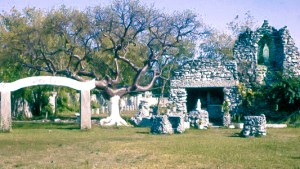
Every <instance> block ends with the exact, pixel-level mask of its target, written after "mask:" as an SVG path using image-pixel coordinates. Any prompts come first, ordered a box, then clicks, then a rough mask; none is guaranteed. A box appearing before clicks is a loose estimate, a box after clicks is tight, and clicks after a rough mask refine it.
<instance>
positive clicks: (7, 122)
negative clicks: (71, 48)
mask: <svg viewBox="0 0 300 169" xmlns="http://www.w3.org/2000/svg"><path fill="white" fill-rule="evenodd" d="M37 85H55V86H65V87H70V88H72V89H75V90H80V93H81V94H80V119H81V120H80V128H81V129H90V128H91V101H90V100H91V98H90V90H92V89H94V88H95V81H94V80H91V81H88V82H79V81H76V80H73V79H69V78H66V77H56V76H36V77H28V78H24V79H20V80H17V81H15V82H12V83H0V92H1V112H0V130H2V131H10V130H11V92H12V91H15V90H18V89H21V88H24V87H30V86H37Z"/></svg>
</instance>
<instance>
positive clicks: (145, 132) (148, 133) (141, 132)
mask: <svg viewBox="0 0 300 169" xmlns="http://www.w3.org/2000/svg"><path fill="white" fill-rule="evenodd" d="M136 133H137V134H147V135H150V134H151V133H150V132H149V131H137V132H136Z"/></svg>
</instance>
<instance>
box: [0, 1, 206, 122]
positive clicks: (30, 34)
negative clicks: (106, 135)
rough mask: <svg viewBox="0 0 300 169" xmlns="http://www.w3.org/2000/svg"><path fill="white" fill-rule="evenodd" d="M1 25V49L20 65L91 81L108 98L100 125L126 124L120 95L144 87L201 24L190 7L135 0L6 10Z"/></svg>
mask: <svg viewBox="0 0 300 169" xmlns="http://www.w3.org/2000/svg"><path fill="white" fill-rule="evenodd" d="M1 23H2V24H1V27H2V28H1V30H3V31H2V32H1V36H0V37H4V39H5V40H3V41H2V44H1V48H4V49H3V50H6V51H7V54H8V55H7V56H9V57H12V58H14V59H15V60H17V61H19V63H21V64H22V65H23V66H25V67H27V68H30V69H34V70H38V71H42V72H47V73H49V74H52V75H54V76H55V75H58V76H67V77H70V78H73V79H76V80H79V81H86V80H89V79H95V85H96V88H97V89H98V90H101V91H102V93H103V95H104V96H105V97H106V98H107V99H109V100H110V102H111V106H110V107H111V110H110V116H109V117H108V118H106V119H102V120H101V124H102V125H115V124H117V125H121V124H124V125H126V122H125V121H124V120H123V119H122V118H121V117H120V114H119V104H118V102H119V99H120V97H122V96H124V95H126V94H128V93H131V92H141V91H147V90H150V89H151V88H152V87H153V85H154V84H155V82H157V80H158V79H160V78H162V76H163V74H164V73H165V71H167V70H169V69H168V68H167V67H168V65H169V64H170V63H172V62H174V60H176V58H179V57H181V56H182V55H181V49H182V47H183V46H185V42H189V43H193V42H194V41H195V40H196V38H197V37H198V36H199V28H201V27H202V26H203V24H202V23H201V22H199V21H197V20H196V15H195V14H194V13H192V12H191V11H184V12H182V13H178V12H176V13H173V14H172V15H169V14H165V13H162V12H161V11H158V10H156V9H154V8H153V7H148V6H143V5H141V4H140V3H139V1H136V0H123V1H119V0H116V1H114V2H113V3H112V4H111V5H110V6H107V7H99V6H98V7H95V8H89V9H87V10H86V11H78V10H74V9H66V8H65V7H64V6H63V7H61V8H60V9H53V10H51V11H49V12H47V13H45V12H41V11H38V10H35V9H27V10H25V12H24V13H22V14H21V13H19V12H17V11H12V12H11V13H9V14H7V13H4V14H2V17H1ZM19 23H21V26H20V24H19Z"/></svg>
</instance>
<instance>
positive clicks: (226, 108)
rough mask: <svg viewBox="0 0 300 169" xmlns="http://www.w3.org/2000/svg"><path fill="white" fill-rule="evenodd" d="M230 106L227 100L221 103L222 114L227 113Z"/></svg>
mask: <svg viewBox="0 0 300 169" xmlns="http://www.w3.org/2000/svg"><path fill="white" fill-rule="evenodd" d="M230 105H231V103H230V101H229V100H225V101H224V102H223V105H222V109H223V112H224V113H229V110H230Z"/></svg>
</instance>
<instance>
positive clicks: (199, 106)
mask: <svg viewBox="0 0 300 169" xmlns="http://www.w3.org/2000/svg"><path fill="white" fill-rule="evenodd" d="M196 110H197V111H200V110H201V101H200V99H198V101H197V107H196Z"/></svg>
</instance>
